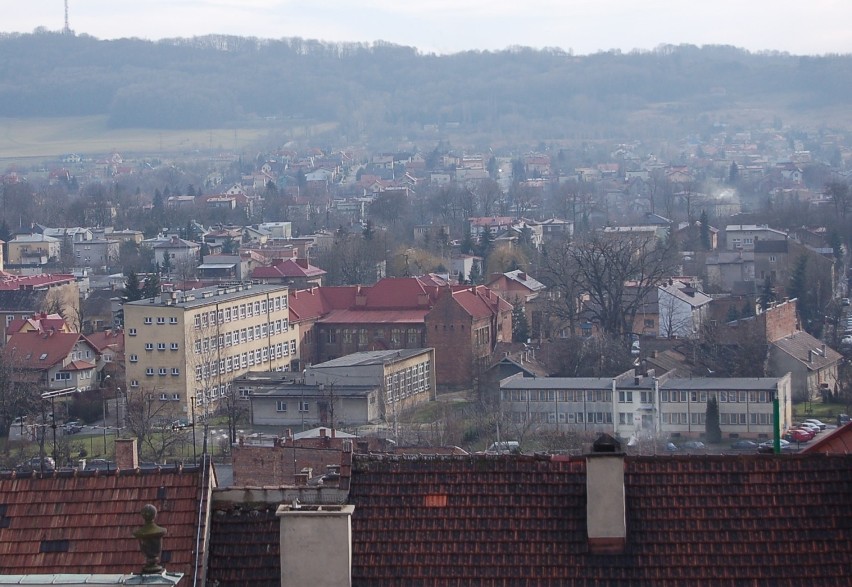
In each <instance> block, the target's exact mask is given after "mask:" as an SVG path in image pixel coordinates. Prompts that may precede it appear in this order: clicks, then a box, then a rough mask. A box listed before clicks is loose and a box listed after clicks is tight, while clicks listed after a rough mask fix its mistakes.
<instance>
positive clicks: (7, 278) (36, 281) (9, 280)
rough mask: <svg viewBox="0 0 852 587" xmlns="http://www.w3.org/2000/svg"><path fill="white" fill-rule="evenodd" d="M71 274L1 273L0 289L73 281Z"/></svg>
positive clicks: (52, 284)
mask: <svg viewBox="0 0 852 587" xmlns="http://www.w3.org/2000/svg"><path fill="white" fill-rule="evenodd" d="M73 282H74V276H73V275H64V274H51V273H43V274H40V275H12V274H10V273H3V275H2V278H0V291H13V290H17V289H32V288H39V287H49V286H56V285H63V284H66V283H73Z"/></svg>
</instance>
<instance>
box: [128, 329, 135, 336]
mask: <svg viewBox="0 0 852 587" xmlns="http://www.w3.org/2000/svg"><path fill="white" fill-rule="evenodd" d="M127 334H129V335H130V336H136V329H135V328H131V329H130V330H128V331H127Z"/></svg>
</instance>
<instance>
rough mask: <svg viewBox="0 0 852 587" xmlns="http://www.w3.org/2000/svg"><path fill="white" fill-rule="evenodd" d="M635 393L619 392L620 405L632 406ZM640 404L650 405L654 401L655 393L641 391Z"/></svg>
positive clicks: (639, 395)
mask: <svg viewBox="0 0 852 587" xmlns="http://www.w3.org/2000/svg"><path fill="white" fill-rule="evenodd" d="M633 393H634V392H632V391H619V392H618V403H620V404H632V403H633ZM638 397H639V402H640V403H643V404H650V403H652V402H653V401H654V392H653V391H640V392H639V394H638Z"/></svg>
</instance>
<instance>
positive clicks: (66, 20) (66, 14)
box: [62, 0, 71, 35]
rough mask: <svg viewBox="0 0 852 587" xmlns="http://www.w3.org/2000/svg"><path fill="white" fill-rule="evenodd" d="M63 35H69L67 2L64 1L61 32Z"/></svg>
mask: <svg viewBox="0 0 852 587" xmlns="http://www.w3.org/2000/svg"><path fill="white" fill-rule="evenodd" d="M62 32H63V34H66V35H70V34H71V27H70V26H68V0H65V28H64V29H63V30H62Z"/></svg>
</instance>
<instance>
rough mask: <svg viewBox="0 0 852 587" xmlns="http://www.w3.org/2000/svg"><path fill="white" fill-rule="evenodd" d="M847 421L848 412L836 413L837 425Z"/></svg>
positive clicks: (844, 423) (842, 424)
mask: <svg viewBox="0 0 852 587" xmlns="http://www.w3.org/2000/svg"><path fill="white" fill-rule="evenodd" d="M848 423H849V414H837V426H838V427H839V426H844V425H846V424H848Z"/></svg>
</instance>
